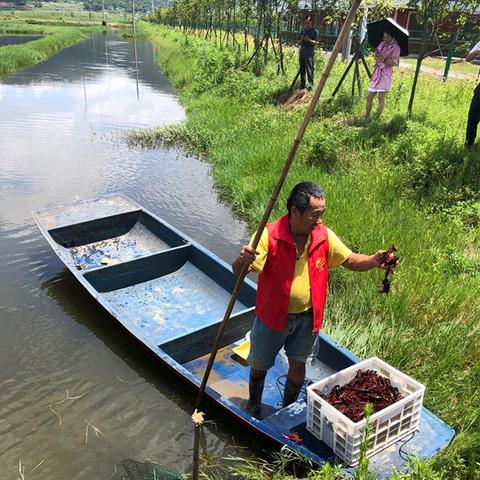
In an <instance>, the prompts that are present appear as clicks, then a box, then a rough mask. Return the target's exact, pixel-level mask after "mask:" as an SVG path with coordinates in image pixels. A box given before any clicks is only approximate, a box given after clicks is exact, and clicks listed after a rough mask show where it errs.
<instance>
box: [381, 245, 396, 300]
mask: <svg viewBox="0 0 480 480" xmlns="http://www.w3.org/2000/svg"><path fill="white" fill-rule="evenodd" d="M396 251H397V249H396V248H395V247H394V246H393V245H392V246H391V247H389V248H388V250H386V251H385V254H384V262H383V265H384V266H385V277H384V278H383V280H382V287H381V288H380V290H379V293H388V292H389V291H390V279H389V278H388V277H389V275H391V274H392V275H393V273H394V271H395V267H396V265H397V262H398V256H397V255H396Z"/></svg>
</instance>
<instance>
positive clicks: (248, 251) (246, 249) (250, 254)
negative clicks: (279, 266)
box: [232, 245, 259, 276]
mask: <svg viewBox="0 0 480 480" xmlns="http://www.w3.org/2000/svg"><path fill="white" fill-rule="evenodd" d="M258 253H259V252H257V251H256V250H254V249H253V248H252V247H251V246H250V245H244V246H243V247H242V249H241V250H240V254H239V255H238V257H237V258H236V259H235V260H234V262H233V263H232V269H233V273H234V274H235V275H237V276H238V275H239V274H240V271H241V270H242V268H243V266H244V265H248V266H249V269H248V271H250V270H251V268H250V265H251V264H252V263H253V262H254V261H255V257H256V256H257V255H258Z"/></svg>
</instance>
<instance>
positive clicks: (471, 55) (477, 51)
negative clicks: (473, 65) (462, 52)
mask: <svg viewBox="0 0 480 480" xmlns="http://www.w3.org/2000/svg"><path fill="white" fill-rule="evenodd" d="M476 46H478V44H477V45H476ZM479 55H480V47H478V48H476V49H475V48H474V49H473V50H472V51H470V52H468V55H467V56H466V57H465V60H466V61H467V62H471V61H472V60H475V59H476V58H477V57H478V56H479Z"/></svg>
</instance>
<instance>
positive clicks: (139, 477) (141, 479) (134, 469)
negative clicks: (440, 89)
mask: <svg viewBox="0 0 480 480" xmlns="http://www.w3.org/2000/svg"><path fill="white" fill-rule="evenodd" d="M184 478H185V477H184V476H183V475H182V474H181V473H179V472H177V471H176V470H173V469H171V468H168V467H164V466H163V465H160V464H158V463H150V462H136V461H135V460H124V461H123V462H122V463H121V464H120V465H117V469H116V473H115V475H114V476H113V477H112V480H183V479H184Z"/></svg>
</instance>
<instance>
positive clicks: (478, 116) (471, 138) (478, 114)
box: [465, 42, 480, 148]
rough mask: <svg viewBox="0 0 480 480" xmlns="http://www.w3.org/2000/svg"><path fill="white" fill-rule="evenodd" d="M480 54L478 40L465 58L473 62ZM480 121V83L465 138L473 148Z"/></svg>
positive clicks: (473, 100)
mask: <svg viewBox="0 0 480 480" xmlns="http://www.w3.org/2000/svg"><path fill="white" fill-rule="evenodd" d="M478 56H480V42H478V43H477V44H476V45H475V46H474V47H473V48H472V50H470V52H469V53H468V55H467V57H466V58H465V60H466V61H467V62H471V61H472V60H474V59H475V58H477V57H478ZM479 122H480V83H479V84H478V85H477V88H475V91H474V93H473V97H472V101H471V103H470V110H469V111H468V123H467V138H466V140H465V146H466V147H468V148H471V147H472V146H473V144H474V143H475V137H476V136H477V127H478V123H479Z"/></svg>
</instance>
